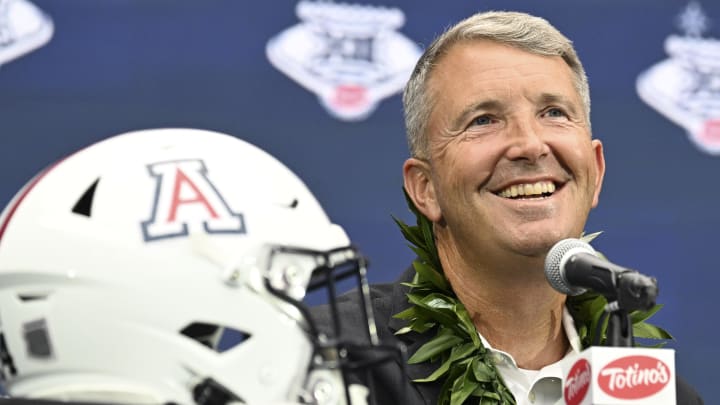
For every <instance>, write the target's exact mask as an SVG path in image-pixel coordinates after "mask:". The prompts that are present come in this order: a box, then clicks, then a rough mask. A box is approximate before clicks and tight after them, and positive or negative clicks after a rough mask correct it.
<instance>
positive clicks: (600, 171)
mask: <svg viewBox="0 0 720 405" xmlns="http://www.w3.org/2000/svg"><path fill="white" fill-rule="evenodd" d="M592 148H593V154H594V157H595V169H596V170H595V173H597V176H596V177H595V193H594V194H593V201H592V207H593V208H595V207H596V206H597V205H598V201H599V200H600V190H601V189H602V183H603V178H604V177H605V153H604V152H603V145H602V142H600V140H598V139H593V140H592Z"/></svg>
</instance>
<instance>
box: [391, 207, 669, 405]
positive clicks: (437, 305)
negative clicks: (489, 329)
mask: <svg viewBox="0 0 720 405" xmlns="http://www.w3.org/2000/svg"><path fill="white" fill-rule="evenodd" d="M405 197H406V199H407V202H408V206H409V208H410V210H411V211H412V212H413V213H414V214H415V216H416V218H417V225H416V226H409V225H407V224H405V223H404V222H402V221H401V220H399V219H397V218H393V219H394V220H395V222H396V223H397V224H398V226H399V227H400V230H401V231H402V234H403V235H404V236H405V239H407V240H408V241H409V242H410V245H409V246H410V248H411V249H412V250H413V252H415V254H417V259H416V260H415V261H413V268H414V269H415V273H416V274H415V277H414V279H413V281H412V282H411V283H405V285H407V286H409V287H410V288H411V289H410V292H409V293H408V294H407V298H408V300H409V302H410V303H411V304H412V306H411V307H410V308H408V309H406V310H404V311H402V312H400V313H398V314H395V315H394V317H396V318H400V319H403V320H405V321H406V322H407V326H405V327H404V328H402V329H400V330H399V331H397V332H396V334H398V335H399V334H403V333H408V332H411V331H414V332H417V333H425V332H428V331H429V330H431V329H433V328H435V330H436V332H435V337H434V338H433V339H431V340H430V341H428V342H427V343H425V344H424V345H423V346H422V347H421V348H420V349H418V351H417V352H416V353H415V354H413V355H412V357H410V359H409V360H408V364H417V363H422V362H426V361H430V362H439V363H440V365H439V367H438V368H437V369H436V370H435V371H434V372H433V373H432V374H430V375H429V376H427V377H425V378H422V379H418V380H415V382H418V383H424V382H432V381H437V380H439V379H441V378H444V383H443V385H442V388H441V391H440V397H439V398H438V404H439V405H447V404H449V405H461V404H479V405H489V404H502V405H506V404H515V403H516V402H515V398H514V397H513V395H512V393H511V392H510V390H508V388H507V387H506V386H505V383H504V382H503V381H502V378H501V376H500V374H499V373H498V371H497V369H496V368H495V364H494V363H493V362H492V361H491V360H490V358H489V357H488V356H487V350H486V349H485V347H483V345H482V343H481V341H480V337H479V336H478V333H477V331H476V330H475V325H474V324H473V322H472V320H471V319H470V315H469V314H468V312H467V310H466V309H465V306H464V305H463V304H462V302H460V300H459V299H458V298H457V297H456V296H455V293H454V292H453V290H452V287H451V286H450V283H449V282H448V281H447V279H446V278H445V275H444V273H443V270H442V265H441V264H440V258H439V257H438V253H437V248H436V246H435V236H434V234H433V227H432V223H431V222H430V221H429V220H428V219H427V218H425V216H424V215H422V214H421V213H420V212H419V211H418V210H417V208H416V207H415V205H414V204H413V202H412V200H410V198H409V197H408V195H407V193H406V194H405ZM598 234H599V233H595V234H591V235H586V236H584V237H583V239H584V240H585V241H586V242H589V241H591V240H592V239H594V238H595V237H596V236H597V235H598ZM606 304H607V300H606V299H605V297H603V296H602V295H600V294H596V293H592V292H586V293H584V294H582V295H578V296H568V297H567V302H566V304H565V305H566V306H567V308H568V310H569V312H570V314H571V315H572V317H573V319H574V320H575V326H576V328H577V330H578V335H579V336H580V339H581V343H582V347H583V349H584V348H587V347H589V346H590V345H591V344H592V343H593V342H594V341H595V334H596V333H598V331H599V333H600V334H601V336H600V339H599V341H600V343H601V344H604V343H605V340H606V330H607V317H602V314H603V312H604V310H605V305H606ZM661 307H662V306H661V305H656V306H655V307H654V308H652V309H651V310H650V311H646V312H645V311H634V312H632V313H631V314H630V319H631V321H632V323H633V334H634V336H635V337H637V338H645V339H660V340H664V339H672V336H670V334H669V333H668V332H666V331H665V330H663V329H662V328H659V327H657V326H654V325H651V324H649V323H646V322H645V320H647V319H648V318H650V317H651V316H652V315H653V314H655V313H656V312H657V311H658V310H659V309H660V308H661ZM601 320H602V321H603V324H602V325H600V327H599V328H598V323H599V322H601ZM663 344H664V343H660V344H658V345H656V346H662V345H663Z"/></svg>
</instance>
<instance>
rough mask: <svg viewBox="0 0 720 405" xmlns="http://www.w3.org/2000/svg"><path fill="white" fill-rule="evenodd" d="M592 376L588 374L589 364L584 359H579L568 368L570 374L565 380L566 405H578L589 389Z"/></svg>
mask: <svg viewBox="0 0 720 405" xmlns="http://www.w3.org/2000/svg"><path fill="white" fill-rule="evenodd" d="M591 380H592V374H591V372H590V363H588V361H587V360H585V359H580V360H578V361H577V362H575V364H573V366H572V367H571V368H570V372H569V373H568V375H567V378H566V379H565V390H564V392H563V394H564V395H565V403H566V404H567V405H578V404H579V403H580V402H582V400H583V399H584V398H585V395H586V394H587V392H588V389H590V381H591Z"/></svg>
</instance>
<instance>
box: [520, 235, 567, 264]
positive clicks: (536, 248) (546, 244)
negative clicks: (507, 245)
mask: <svg viewBox="0 0 720 405" xmlns="http://www.w3.org/2000/svg"><path fill="white" fill-rule="evenodd" d="M523 236H524V237H522V238H518V239H516V240H515V241H514V243H513V249H512V250H513V251H515V252H517V253H518V254H520V255H522V256H525V257H529V258H542V259H543V260H544V259H545V256H546V255H547V253H548V252H549V251H550V249H551V248H552V247H553V246H554V245H555V243H557V242H558V241H560V240H562V239H565V237H563V236H561V235H559V234H555V233H554V232H546V233H541V234H536V235H523Z"/></svg>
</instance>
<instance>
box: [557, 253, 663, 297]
mask: <svg viewBox="0 0 720 405" xmlns="http://www.w3.org/2000/svg"><path fill="white" fill-rule="evenodd" d="M545 277H546V278H547V280H548V282H549V283H550V285H551V286H553V288H555V290H557V291H559V292H561V293H563V294H567V295H579V294H582V293H584V292H585V291H586V290H588V289H589V290H592V291H595V292H597V293H599V294H602V295H603V296H604V297H605V298H607V300H608V302H609V303H613V302H617V306H618V307H620V308H623V309H625V310H627V311H634V310H637V309H642V310H645V311H647V310H649V309H651V308H652V307H653V306H655V299H656V298H657V294H658V287H657V280H656V279H655V278H654V277H649V276H646V275H644V274H641V273H639V272H637V271H636V270H632V269H628V268H625V267H622V266H618V265H617V264H614V263H610V262H609V261H607V260H605V259H603V258H601V257H598V254H597V252H595V249H593V248H592V246H590V245H589V244H588V243H585V242H583V241H581V240H579V239H563V240H561V241H560V242H558V243H556V244H555V246H553V247H552V249H550V252H549V253H548V255H547V257H546V259H545Z"/></svg>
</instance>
